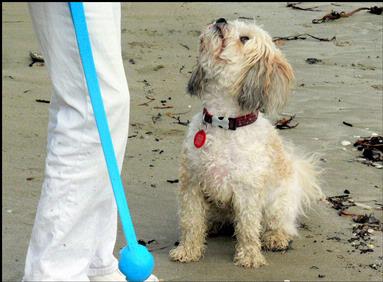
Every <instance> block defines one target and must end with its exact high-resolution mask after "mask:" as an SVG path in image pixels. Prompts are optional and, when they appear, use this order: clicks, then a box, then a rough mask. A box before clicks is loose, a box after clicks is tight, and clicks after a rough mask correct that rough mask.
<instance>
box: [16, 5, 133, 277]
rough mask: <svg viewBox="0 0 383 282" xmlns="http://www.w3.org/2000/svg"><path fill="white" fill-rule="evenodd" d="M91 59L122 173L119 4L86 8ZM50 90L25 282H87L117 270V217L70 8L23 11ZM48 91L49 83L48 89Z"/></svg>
mask: <svg viewBox="0 0 383 282" xmlns="http://www.w3.org/2000/svg"><path fill="white" fill-rule="evenodd" d="M84 6H85V16H86V21H87V25H88V30H89V35H90V40H91V45H92V50H93V57H94V60H95V65H96V70H97V75H98V78H99V83H100V87H101V93H102V98H103V101H104V106H105V111H106V113H107V116H108V122H109V127H110V130H111V135H112V140H113V144H114V148H115V152H116V156H117V159H118V162H119V168H120V170H121V167H122V162H123V157H124V154H125V146H126V142H127V137H128V128H129V90H128V84H127V81H126V77H125V71H124V67H123V61H122V55H121V28H120V27H121V6H120V3H84ZM29 10H30V15H31V17H32V21H33V25H34V28H35V32H36V35H37V38H38V41H39V43H40V46H41V51H42V53H43V56H44V59H45V62H46V67H47V69H48V72H49V76H50V78H51V82H52V84H53V94H52V98H51V103H50V107H49V123H48V144H47V157H46V164H45V177H44V182H43V187H42V193H41V198H40V201H39V204H38V208H37V213H36V219H35V223H34V226H33V231H32V237H31V240H30V244H29V248H28V253H27V257H26V263H25V274H24V278H23V280H24V281H89V278H88V276H95V275H105V274H109V273H112V272H113V271H115V270H116V269H117V260H116V258H115V257H114V256H113V249H114V246H115V242H116V234H117V209H116V204H115V200H114V196H113V191H112V188H111V185H110V182H109V178H108V173H107V168H106V164H105V160H104V155H103V152H102V148H101V145H100V139H99V135H98V131H97V127H96V124H95V120H94V115H93V109H92V106H91V103H90V99H89V95H88V91H87V87H86V82H85V78H84V74H83V69H82V64H81V61H80V57H79V51H78V48H77V42H76V37H75V33H74V28H73V23H72V19H71V15H70V10H69V6H68V3H59V2H56V3H32V4H29ZM47 83H48V82H47Z"/></svg>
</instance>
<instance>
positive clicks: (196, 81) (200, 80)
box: [187, 64, 206, 97]
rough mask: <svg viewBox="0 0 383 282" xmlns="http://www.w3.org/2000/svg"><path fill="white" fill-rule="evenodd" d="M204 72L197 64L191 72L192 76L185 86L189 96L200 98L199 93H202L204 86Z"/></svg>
mask: <svg viewBox="0 0 383 282" xmlns="http://www.w3.org/2000/svg"><path fill="white" fill-rule="evenodd" d="M205 82H206V81H205V71H204V70H203V69H202V67H201V66H200V65H199V64H198V65H197V66H196V67H195V69H194V70H193V72H192V75H191V77H190V79H189V82H188V85H187V92H188V93H189V94H190V95H196V96H199V97H201V93H202V91H203V87H204V84H205Z"/></svg>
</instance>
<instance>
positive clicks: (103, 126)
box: [69, 2, 154, 281]
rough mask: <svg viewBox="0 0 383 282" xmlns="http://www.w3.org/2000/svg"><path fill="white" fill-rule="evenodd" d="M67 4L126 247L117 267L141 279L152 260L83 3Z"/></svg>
mask: <svg viewBox="0 0 383 282" xmlns="http://www.w3.org/2000/svg"><path fill="white" fill-rule="evenodd" d="M69 7H70V11H71V15H72V20H73V24H74V29H75V33H76V38H77V44H78V48H79V52H80V57H81V61H82V65H83V69H84V74H85V79H86V84H87V87H88V92H89V96H90V100H91V103H92V107H93V112H94V117H95V119H96V124H97V128H98V133H99V135H100V140H101V146H102V149H103V151H104V156H105V161H106V165H107V168H108V172H109V178H110V182H111V184H112V188H113V192H114V197H115V200H116V204H117V208H118V212H119V215H120V219H121V224H122V228H123V231H124V235H125V238H126V240H127V243H128V246H126V247H125V248H123V249H122V250H121V252H120V261H119V267H120V270H121V271H122V272H123V273H124V274H125V276H127V278H128V280H129V281H143V280H145V279H146V278H148V277H149V276H150V274H151V273H152V271H153V268H154V259H153V257H152V255H151V254H150V253H149V252H148V251H147V249H146V248H145V247H143V246H141V245H139V244H138V243H137V237H136V233H135V231H134V227H133V222H132V218H131V216H130V212H129V208H128V203H127V200H126V197H125V192H124V187H123V184H122V181H121V177H120V173H119V169H118V165H117V159H116V155H115V152H114V149H113V143H112V138H111V136H110V131H109V126H108V121H107V117H106V114H105V109H104V105H103V102H102V97H101V92H100V87H99V83H98V79H97V73H96V67H95V65H94V60H93V55H92V49H91V44H90V39H89V33H88V28H87V24H86V20H85V13H84V6H83V3H82V2H69ZM145 276H146V277H145Z"/></svg>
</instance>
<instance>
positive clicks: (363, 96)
mask: <svg viewBox="0 0 383 282" xmlns="http://www.w3.org/2000/svg"><path fill="white" fill-rule="evenodd" d="M301 5H302V7H313V6H318V8H317V9H320V10H321V11H301V10H295V9H291V8H287V7H286V2H281V3H124V4H122V44H123V46H122V48H123V58H124V64H125V70H126V75H127V79H128V83H129V89H130V94H131V117H130V121H131V127H130V133H129V135H130V138H129V142H128V147H127V151H126V156H125V162H124V167H123V171H122V177H123V182H124V184H125V186H126V187H125V188H126V191H127V197H128V201H129V206H130V209H131V213H132V217H133V220H134V222H135V227H136V232H137V236H138V238H139V239H142V240H145V241H146V242H148V241H151V240H155V241H154V242H153V243H151V244H149V245H148V246H149V249H151V250H152V253H153V255H154V257H155V259H156V268H155V274H156V275H157V276H158V277H159V278H160V279H164V280H173V281H257V280H276V281H283V280H291V281H302V280H306V281H307V280H310V281H335V280H337V281H339V280H342V281H346V280H347V281H377V280H380V279H381V275H382V267H381V264H382V259H383V257H382V243H383V242H382V232H380V231H376V232H375V233H374V234H373V235H374V241H373V242H372V244H374V249H373V250H374V251H373V252H368V253H365V254H360V251H358V250H356V249H355V247H353V246H352V245H351V243H350V242H348V240H349V239H350V238H351V237H352V226H353V224H355V223H354V222H353V221H352V220H351V218H350V217H347V216H338V214H337V211H336V210H335V209H333V208H332V207H331V206H330V205H329V204H326V203H320V204H319V205H318V206H317V207H315V209H314V210H311V211H309V212H308V217H307V218H302V219H301V222H302V223H304V224H303V225H302V228H300V237H298V238H295V240H294V241H293V243H292V249H291V250H289V251H287V252H286V253H265V256H266V259H267V261H268V262H269V265H268V266H265V267H262V268H260V269H255V270H253V269H243V268H240V267H236V266H234V264H233V262H232V259H233V254H234V244H235V241H234V240H233V239H232V238H230V237H217V238H210V239H209V240H208V245H207V252H206V255H205V257H204V258H203V259H202V260H201V261H200V262H197V263H190V264H181V263H175V262H171V261H169V259H168V252H169V250H170V249H171V248H172V247H173V246H174V243H175V242H176V241H178V234H179V230H178V227H177V212H176V209H177V203H176V193H177V187H178V186H177V184H176V183H169V182H168V181H167V180H175V179H178V160H179V159H178V157H179V153H180V149H181V143H182V141H183V138H184V134H185V131H186V129H187V127H186V126H184V125H181V124H178V122H177V120H176V119H175V118H172V117H171V116H172V115H173V117H178V116H179V117H180V120H181V121H182V122H184V121H187V120H190V119H191V117H192V116H193V115H194V114H195V113H196V112H198V111H200V110H201V103H200V101H199V100H198V99H197V98H192V97H190V96H188V95H186V93H185V86H186V83H187V81H188V78H189V76H190V72H191V70H192V69H193V66H194V65H195V63H196V56H197V50H198V35H199V31H200V30H201V29H202V28H204V26H206V24H208V23H209V22H211V21H212V20H214V19H217V18H220V17H224V18H227V19H237V18H238V17H248V18H255V19H256V22H257V23H258V24H260V25H262V26H263V28H264V29H265V30H267V31H268V32H269V33H270V35H272V36H289V35H297V34H302V33H309V34H312V35H314V36H318V37H324V38H332V37H333V36H336V40H334V41H330V42H323V41H318V40H315V39H312V38H307V39H306V40H296V41H286V42H284V43H285V44H284V45H283V46H281V47H280V48H281V49H282V51H283V52H284V54H285V55H286V57H287V59H288V60H289V62H290V63H291V64H292V66H293V68H294V70H295V73H296V78H297V81H296V86H295V89H294V93H293V95H292V97H291V99H290V101H289V104H288V106H287V107H286V109H285V110H284V113H289V114H295V115H296V117H295V120H294V121H296V122H298V123H299V125H298V126H297V127H296V128H293V129H289V130H281V131H280V134H281V135H282V136H283V137H284V138H285V139H286V140H287V141H290V142H292V143H294V144H295V145H296V147H297V148H298V150H300V151H304V152H309V153H310V152H317V153H320V154H322V158H323V162H322V165H323V168H324V169H325V172H324V175H323V179H322V180H323V190H324V192H325V194H326V195H327V196H334V195H340V194H343V191H344V190H345V189H347V190H349V191H350V192H351V194H350V196H351V197H352V198H353V199H354V200H355V201H356V202H359V203H363V204H365V205H368V206H370V207H372V208H373V209H372V210H364V209H362V208H360V207H357V208H352V209H350V211H352V212H355V213H358V214H364V213H367V214H370V213H374V215H375V216H376V217H377V218H378V219H380V220H382V211H381V210H378V209H376V208H377V207H378V205H376V204H382V202H383V199H382V189H383V183H382V170H379V169H377V168H374V167H372V166H367V165H364V164H361V163H360V162H356V161H355V159H356V158H357V157H358V156H359V155H360V152H358V151H356V150H355V149H354V147H353V146H352V144H353V142H354V141H356V140H357V136H370V135H371V134H372V133H378V134H380V135H382V90H383V78H382V45H383V38H382V36H383V16H381V15H380V16H378V15H373V14H370V13H367V12H366V11H360V12H358V13H356V14H354V15H353V16H352V17H349V18H342V19H339V20H336V21H333V22H328V23H323V24H312V22H311V21H312V19H314V18H320V17H322V16H323V15H325V14H327V13H328V12H330V11H331V9H335V10H338V11H341V10H345V11H351V10H354V9H356V8H359V7H363V6H367V7H371V6H374V5H381V3H380V4H379V3H357V2H353V3H338V4H336V3H335V4H334V3H333V4H331V3H305V4H301ZM336 5H337V6H336ZM2 16H3V19H2V39H3V46H2V58H3V62H2V68H3V88H2V90H3V91H2V110H3V112H2V137H3V146H2V157H3V158H2V164H3V166H2V167H3V168H2V187H3V188H2V196H3V202H2V204H3V206H2V219H3V225H2V227H3V230H2V243H3V249H2V250H3V253H2V254H3V256H2V269H3V272H2V273H3V276H2V280H3V281H20V279H21V278H22V275H23V270H24V262H25V255H26V251H27V247H28V243H29V239H30V235H31V230H32V226H33V221H34V217H35V212H36V207H37V203H38V199H39V196H40V192H41V184H42V180H43V175H44V159H45V155H46V135H47V121H48V106H49V104H47V103H38V102H36V101H35V100H36V99H45V100H50V96H51V84H50V81H49V78H48V75H47V70H46V68H45V67H44V66H38V65H34V66H33V67H29V66H28V65H29V63H30V58H29V51H30V50H32V51H39V47H38V44H37V41H36V38H35V35H34V32H33V30H32V26H31V21H30V17H29V14H28V9H27V4H25V3H3V4H2ZM307 58H317V59H320V60H321V62H319V63H318V64H308V63H307V62H306V59H307ZM146 96H149V97H153V98H155V100H153V101H152V102H150V103H149V104H147V105H146V106H145V105H140V104H142V103H145V102H148V101H149V99H147V98H146ZM161 100H166V103H165V105H167V106H171V107H172V108H167V109H156V108H155V107H161V106H162V103H161ZM343 121H346V122H348V123H351V124H352V125H353V127H349V126H346V125H344V124H343ZM344 140H347V141H350V142H351V143H352V144H351V145H349V146H343V145H342V144H341V142H342V141H344ZM124 245H125V242H124V239H123V236H122V233H121V231H120V232H119V234H118V241H117V245H116V255H118V250H119V249H120V248H121V247H123V246H124ZM379 256H380V257H379ZM373 264H377V266H376V267H374V266H373ZM379 264H380V266H379ZM374 268H377V269H374Z"/></svg>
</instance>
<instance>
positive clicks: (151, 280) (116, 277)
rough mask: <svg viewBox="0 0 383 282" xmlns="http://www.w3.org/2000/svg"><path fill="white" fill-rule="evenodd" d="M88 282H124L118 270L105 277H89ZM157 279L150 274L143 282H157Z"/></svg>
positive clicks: (123, 276) (122, 275)
mask: <svg viewBox="0 0 383 282" xmlns="http://www.w3.org/2000/svg"><path fill="white" fill-rule="evenodd" d="M89 280H90V281H91V282H93V281H118V282H122V281H124V282H126V281H127V280H126V278H125V275H124V274H122V273H121V272H120V270H118V269H117V270H116V271H115V272H113V273H110V274H107V275H100V276H89ZM158 281H159V280H158V278H157V277H156V276H155V275H153V274H151V275H150V276H149V278H148V279H146V280H145V282H158Z"/></svg>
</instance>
